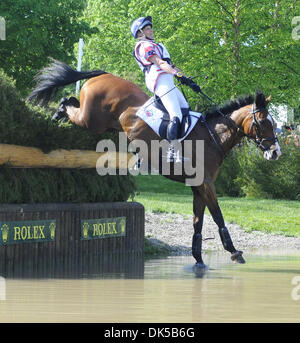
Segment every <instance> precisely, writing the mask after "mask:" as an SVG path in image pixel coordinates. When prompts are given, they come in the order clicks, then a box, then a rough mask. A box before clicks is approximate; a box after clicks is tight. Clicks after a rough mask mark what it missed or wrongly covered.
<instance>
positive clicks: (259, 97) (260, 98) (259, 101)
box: [255, 91, 267, 108]
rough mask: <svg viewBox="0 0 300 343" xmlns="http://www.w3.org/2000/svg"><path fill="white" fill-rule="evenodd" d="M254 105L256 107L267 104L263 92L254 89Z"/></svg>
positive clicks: (262, 106)
mask: <svg viewBox="0 0 300 343" xmlns="http://www.w3.org/2000/svg"><path fill="white" fill-rule="evenodd" d="M255 105H256V108H265V107H266V105H267V104H266V97H265V95H264V93H262V92H261V91H256V96H255Z"/></svg>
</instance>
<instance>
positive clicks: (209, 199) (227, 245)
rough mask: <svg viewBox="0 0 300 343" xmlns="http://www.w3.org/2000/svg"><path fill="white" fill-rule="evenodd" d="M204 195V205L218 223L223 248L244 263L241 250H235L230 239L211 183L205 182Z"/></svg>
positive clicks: (236, 259)
mask: <svg viewBox="0 0 300 343" xmlns="http://www.w3.org/2000/svg"><path fill="white" fill-rule="evenodd" d="M204 187H205V196H206V205H207V207H208V209H209V212H210V214H211V215H212V217H213V220H214V222H215V223H216V224H217V225H218V228H219V235H220V238H221V241H222V244H223V247H224V249H225V250H227V251H229V252H230V253H231V259H232V261H234V262H237V263H245V260H244V258H243V256H242V254H243V252H242V251H239V250H236V248H235V247H234V245H233V242H232V240H231V237H230V234H229V231H228V229H227V227H226V226H225V222H224V219H223V215H222V212H221V209H220V207H219V204H218V200H217V195H216V191H215V187H214V185H213V184H205V186H204Z"/></svg>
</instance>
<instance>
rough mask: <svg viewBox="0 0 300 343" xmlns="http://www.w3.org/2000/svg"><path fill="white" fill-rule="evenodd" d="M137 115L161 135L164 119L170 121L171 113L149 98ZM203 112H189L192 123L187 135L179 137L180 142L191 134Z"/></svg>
mask: <svg viewBox="0 0 300 343" xmlns="http://www.w3.org/2000/svg"><path fill="white" fill-rule="evenodd" d="M136 115H137V116H138V117H139V118H141V119H142V120H143V121H144V122H145V123H147V124H148V125H149V126H150V127H151V129H152V130H153V131H154V132H155V133H156V134H157V135H158V136H161V135H160V133H159V128H160V126H161V123H162V121H163V120H168V121H169V115H168V114H167V113H165V112H163V111H161V110H160V109H158V108H157V107H155V105H154V98H151V99H149V100H148V101H147V102H146V103H145V104H144V105H143V106H142V107H141V108H140V109H139V110H138V111H137V113H136ZM201 115H202V114H201V113H199V112H193V111H190V112H189V116H190V119H191V125H190V126H189V128H188V130H187V132H186V133H185V135H184V136H183V137H181V138H179V139H178V141H179V142H181V141H183V140H184V139H185V137H187V136H188V135H189V133H190V132H191V131H192V130H193V128H194V127H195V125H196V123H197V121H198V120H199V118H200V117H201Z"/></svg>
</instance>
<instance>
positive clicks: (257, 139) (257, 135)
mask: <svg viewBox="0 0 300 343" xmlns="http://www.w3.org/2000/svg"><path fill="white" fill-rule="evenodd" d="M199 93H200V94H201V95H202V96H203V97H204V98H206V99H208V100H209V101H210V102H211V104H212V105H214V106H216V104H215V102H214V101H213V100H212V99H211V98H210V97H208V96H207V95H206V94H205V93H203V91H202V90H201V91H200V92H199ZM264 109H265V108H256V109H254V104H252V110H251V112H250V113H251V115H252V126H251V133H252V132H253V128H255V138H253V136H251V135H249V134H247V133H245V131H244V130H242V129H240V128H239V127H238V126H237V124H236V123H235V122H234V121H233V120H232V119H231V118H230V117H228V116H226V115H225V114H224V113H222V112H221V111H220V110H219V109H216V111H217V112H218V113H219V114H220V115H221V116H222V117H224V118H227V119H228V118H230V119H231V121H232V123H233V124H234V126H235V128H236V129H237V132H241V133H242V134H243V136H245V137H247V138H248V139H249V140H251V141H253V142H254V143H255V144H256V146H257V147H258V148H259V149H261V150H262V151H263V152H265V151H267V150H269V148H266V147H265V146H264V145H263V143H264V142H268V141H271V142H272V144H275V143H276V142H278V138H277V137H274V138H271V137H270V138H263V137H261V127H260V124H259V122H258V121H257V119H256V117H255V113H258V112H262V111H263V110H264ZM202 122H203V123H204V125H205V127H206V128H207V130H208V132H209V134H210V136H211V138H212V139H213V141H214V143H215V144H216V146H217V148H218V150H219V152H220V153H221V154H222V155H223V157H225V156H226V154H225V152H224V149H223V147H222V145H221V143H220V140H219V137H216V135H215V133H214V132H213V131H212V130H211V128H210V127H209V125H208V123H207V121H206V118H204V117H203V119H202Z"/></svg>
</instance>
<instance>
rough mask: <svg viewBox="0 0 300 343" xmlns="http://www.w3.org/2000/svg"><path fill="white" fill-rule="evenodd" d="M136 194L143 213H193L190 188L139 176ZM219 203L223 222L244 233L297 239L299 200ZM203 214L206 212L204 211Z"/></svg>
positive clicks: (226, 200) (221, 200)
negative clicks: (236, 225)
mask: <svg viewBox="0 0 300 343" xmlns="http://www.w3.org/2000/svg"><path fill="white" fill-rule="evenodd" d="M136 183H137V187H138V190H139V194H138V195H136V197H135V199H134V200H135V201H138V202H140V203H142V204H143V205H144V207H145V209H146V211H151V212H167V213H180V214H184V215H186V216H188V215H192V214H193V205H192V201H193V196H192V191H191V189H190V187H187V186H185V185H184V184H180V183H178V182H174V181H170V180H168V179H166V178H164V177H162V176H160V175H138V176H137V177H136ZM218 200H219V204H220V207H221V210H222V213H223V216H224V219H225V221H226V222H229V223H236V224H239V225H240V226H242V227H243V228H245V230H246V231H253V230H259V231H263V232H267V233H273V234H283V235H286V236H298V237H300V201H291V200H275V199H274V200H272V199H253V198H231V197H220V198H219V199H218ZM206 213H207V214H209V212H208V211H207V210H206Z"/></svg>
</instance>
